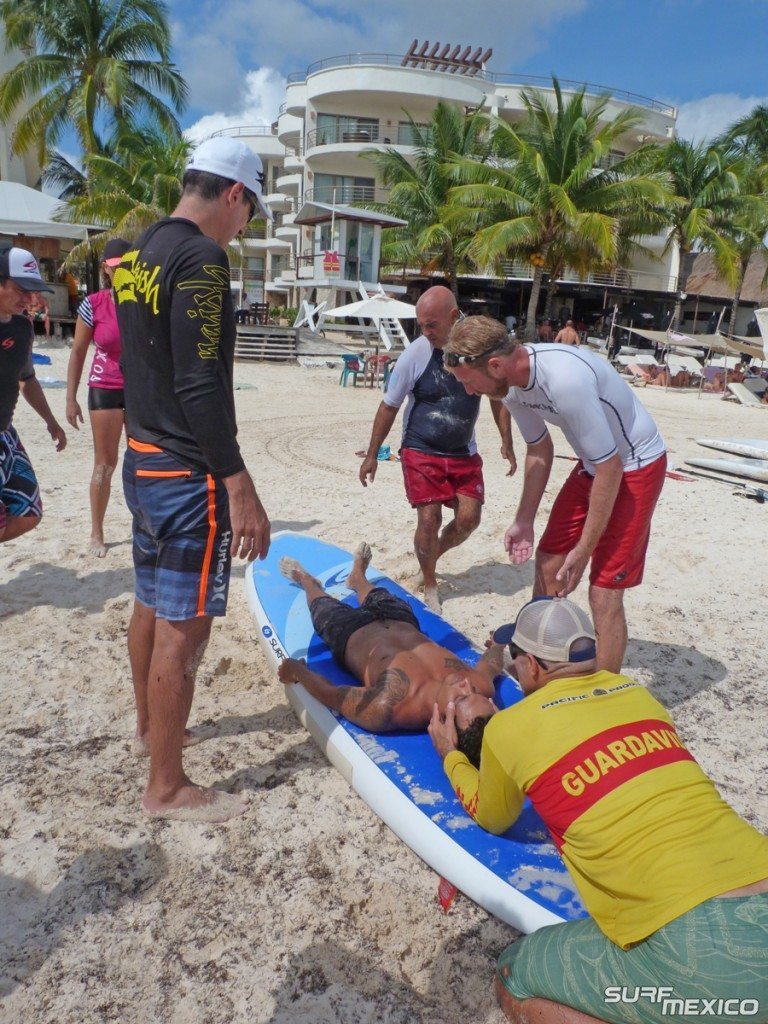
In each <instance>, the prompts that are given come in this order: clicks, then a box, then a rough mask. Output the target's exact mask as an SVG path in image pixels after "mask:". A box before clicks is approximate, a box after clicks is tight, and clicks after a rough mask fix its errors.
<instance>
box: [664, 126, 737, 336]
mask: <svg viewBox="0 0 768 1024" xmlns="http://www.w3.org/2000/svg"><path fill="white" fill-rule="evenodd" d="M652 160H653V162H654V163H655V165H656V166H657V167H660V168H663V170H664V171H665V172H666V173H667V174H668V175H669V178H670V188H671V191H672V193H673V198H672V200H671V201H670V202H668V203H666V204H664V205H663V206H662V207H660V209H659V212H660V214H661V215H663V216H664V217H665V218H666V220H667V222H668V224H669V226H670V235H669V239H668V242H667V248H669V247H671V246H672V245H677V248H678V251H679V253H680V273H679V276H678V295H677V300H676V302H675V311H674V314H673V318H672V323H679V322H680V315H681V310H682V302H683V295H684V294H685V288H686V284H687V281H688V276H689V274H690V270H691V261H690V260H689V259H687V258H686V257H688V256H689V254H690V253H692V252H693V251H694V249H698V250H707V251H710V252H712V254H713V256H714V260H715V265H716V267H717V269H718V272H719V273H720V274H721V275H722V277H723V278H724V279H725V280H726V281H727V282H728V284H729V285H730V286H731V287H732V288H735V287H736V285H737V279H738V266H739V253H738V249H737V246H736V245H735V244H734V241H733V239H732V237H729V235H730V232H729V230H728V229H727V225H729V224H733V223H734V218H738V217H741V216H743V215H745V214H746V213H748V211H749V209H750V208H752V207H754V206H755V197H754V196H752V195H750V194H749V193H747V192H744V191H743V190H742V189H741V185H740V182H741V181H742V179H743V176H744V160H743V158H742V157H741V156H739V155H738V154H736V153H735V152H734V151H733V150H726V149H723V148H722V147H720V146H714V145H707V144H704V143H700V144H698V145H697V144H694V143H692V142H687V141H686V140H685V139H674V140H673V141H672V142H670V143H669V144H668V145H666V146H664V147H663V148H662V149H661V150H660V151H659V152H658V153H655V154H652Z"/></svg>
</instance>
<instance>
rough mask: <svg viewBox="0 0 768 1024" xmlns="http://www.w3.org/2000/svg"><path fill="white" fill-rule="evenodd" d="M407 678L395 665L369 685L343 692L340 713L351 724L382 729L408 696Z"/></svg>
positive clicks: (377, 730) (372, 729)
mask: <svg viewBox="0 0 768 1024" xmlns="http://www.w3.org/2000/svg"><path fill="white" fill-rule="evenodd" d="M410 688H411V680H410V679H409V677H408V675H407V674H406V673H405V672H403V671H402V670H401V669H399V668H388V669H385V670H384V672H382V674H381V675H380V676H379V678H378V679H377V680H376V682H375V683H374V684H373V686H366V687H364V688H363V689H357V688H355V689H353V690H350V692H349V693H348V694H347V695H346V697H345V699H344V703H343V705H342V708H341V713H342V714H343V715H344V717H345V718H348V719H349V720H350V721H351V722H354V723H355V725H360V726H362V728H364V729H370V730H371V731H372V732H384V731H385V730H386V729H388V728H389V727H390V725H391V723H392V711H393V709H394V708H395V707H396V706H397V705H398V704H399V703H400V701H401V700H404V699H405V697H407V696H408V692H409V690H410Z"/></svg>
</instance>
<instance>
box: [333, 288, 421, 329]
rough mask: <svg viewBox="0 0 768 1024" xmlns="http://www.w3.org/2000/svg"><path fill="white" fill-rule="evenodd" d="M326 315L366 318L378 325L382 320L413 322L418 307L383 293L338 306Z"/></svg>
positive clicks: (376, 293)
mask: <svg viewBox="0 0 768 1024" xmlns="http://www.w3.org/2000/svg"><path fill="white" fill-rule="evenodd" d="M325 315H326V316H359V317H365V318H367V319H368V320H373V322H374V323H377V324H378V323H381V321H382V320H391V319H396V320H413V319H414V318H415V316H416V307H415V306H411V305H410V304H409V303H407V302H401V300H400V299H393V298H392V296H391V295H384V294H383V292H375V293H374V294H373V295H369V296H368V298H367V299H359V300H358V301H357V302H350V303H348V304H347V305H346V306H337V307H336V309H327V310H326V311H325Z"/></svg>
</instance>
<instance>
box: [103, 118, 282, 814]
mask: <svg viewBox="0 0 768 1024" xmlns="http://www.w3.org/2000/svg"><path fill="white" fill-rule="evenodd" d="M263 182H264V175H263V170H262V165H261V160H260V159H259V157H258V156H257V155H256V154H255V153H254V152H253V151H252V150H251V149H249V148H248V146H246V145H245V144H244V143H242V142H240V141H239V140H237V139H230V138H214V139H208V140H207V141H206V142H203V143H202V144H201V145H200V146H198V147H197V149H196V150H195V152H194V153H193V154H192V156H191V158H190V160H189V163H188V165H187V170H186V173H185V175H184V179H183V193H182V196H181V199H180V201H179V204H178V206H177V207H176V209H175V210H174V211H173V213H172V214H171V216H170V217H166V218H164V219H163V220H161V221H158V222H157V223H156V224H153V225H152V226H151V227H150V228H148V229H147V230H146V231H145V232H144V234H143V235H142V236H141V237H140V238H139V240H138V242H137V243H136V246H135V248H134V249H133V250H132V251H130V252H128V253H126V255H125V256H124V258H123V262H122V264H121V265H120V267H118V268H117V270H116V272H115V276H114V288H115V292H116V295H117V301H118V322H119V324H120V333H121V337H122V343H123V344H122V361H123V370H124V376H125V418H126V428H127V433H128V448H127V450H126V455H125V461H124V464H123V485H124V488H125V495H126V501H127V503H128V507H129V508H130V510H131V513H132V514H133V555H134V566H135V575H136V600H135V603H134V610H133V616H132V619H131V624H130V626H129V630H128V652H129V655H130V660H131V672H132V676H133V686H134V692H135V696H136V713H137V724H136V736H135V739H134V744H133V748H134V752H135V753H136V754H139V755H141V754H147V753H148V754H149V756H150V770H149V782H148V784H147V788H146V791H145V793H144V797H143V800H142V806H143V808H144V811H145V812H146V813H147V814H149V815H150V816H153V817H166V818H177V819H182V820H188V821H225V820H227V819H228V818H231V817H234V816H235V815H238V814H242V813H243V811H245V809H246V806H247V805H246V802H245V800H244V798H243V797H242V795H240V794H231V793H224V792H221V791H220V790H216V789H203V788H202V787H200V786H197V785H195V784H194V783H193V782H192V781H191V780H190V779H189V778H188V777H187V775H186V774H185V773H184V769H183V767H182V748H183V747H184V746H189V745H190V744H192V743H195V742H197V741H198V740H199V739H200V737H199V736H196V735H195V734H194V733H192V732H190V731H189V730H187V729H186V723H187V718H188V716H189V712H190V708H191V706H192V697H193V693H194V682H195V673H196V669H197V666H198V664H199V661H200V658H201V657H202V654H203V651H204V649H205V645H206V643H207V641H208V637H209V635H210V630H211V623H212V618H213V616H215V615H224V614H225V612H226V605H227V595H228V586H229V573H230V564H231V558H232V556H233V555H239V556H240V557H241V558H247V559H248V560H252V559H254V558H257V557H258V558H263V557H265V556H266V553H267V551H268V549H269V540H270V523H269V518H268V517H267V513H266V512H265V510H264V507H263V505H262V503H261V501H260V499H259V496H258V494H257V493H256V489H255V487H254V484H253V481H252V479H251V477H250V475H249V473H248V471H247V470H246V468H245V464H244V462H243V459H242V456H241V454H240V449H239V446H238V444H237V424H236V421H235V403H234V391H233V384H232V371H233V361H234V348H235V324H234V311H233V308H232V300H231V297H230V268H229V261H228V259H227V255H226V253H225V251H224V246H226V245H228V244H229V242H230V241H231V240H232V239H233V238H234V237H235V236H237V235H240V234H242V233H243V232H244V231H245V228H246V226H247V225H248V223H249V222H250V221H251V219H252V218H253V217H255V216H258V217H268V218H269V217H271V215H270V212H269V210H268V209H267V207H266V206H265V204H264V200H263V198H262V186H263Z"/></svg>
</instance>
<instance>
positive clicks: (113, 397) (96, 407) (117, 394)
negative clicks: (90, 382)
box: [88, 387, 125, 412]
mask: <svg viewBox="0 0 768 1024" xmlns="http://www.w3.org/2000/svg"><path fill="white" fill-rule="evenodd" d="M105 409H125V393H124V391H123V389H122V388H93V387H91V388H88V412H102V411H103V410H105Z"/></svg>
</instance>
